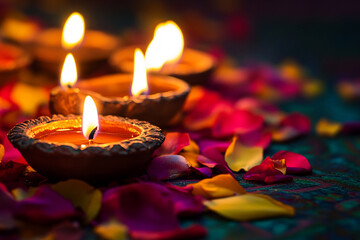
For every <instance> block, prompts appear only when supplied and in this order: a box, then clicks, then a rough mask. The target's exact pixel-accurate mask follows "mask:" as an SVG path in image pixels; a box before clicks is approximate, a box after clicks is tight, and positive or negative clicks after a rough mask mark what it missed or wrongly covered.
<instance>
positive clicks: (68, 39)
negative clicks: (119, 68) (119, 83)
mask: <svg viewBox="0 0 360 240" xmlns="http://www.w3.org/2000/svg"><path fill="white" fill-rule="evenodd" d="M118 45H119V39H118V38H116V37H114V36H112V35H110V34H107V33H104V32H101V31H96V30H86V31H85V23H84V19H83V18H82V16H81V15H80V14H79V13H73V14H72V15H70V17H69V18H68V20H67V21H66V23H65V25H64V28H63V30H61V29H58V28H50V29H46V30H44V31H42V32H40V34H39V35H38V36H37V37H36V38H35V39H34V41H33V44H32V45H31V48H30V49H31V50H32V53H33V55H34V58H35V60H36V64H37V66H38V67H39V68H41V69H44V70H47V71H48V72H50V73H52V74H54V75H58V74H59V71H60V70H61V64H62V62H63V60H64V58H65V56H66V54H67V53H68V52H71V53H73V55H74V56H75V57H76V59H77V61H78V63H79V71H80V72H81V73H89V72H91V71H93V70H94V69H97V68H99V66H102V65H104V64H107V59H108V58H109V56H110V55H111V54H112V53H113V51H114V50H115V49H116V48H117V47H118Z"/></svg>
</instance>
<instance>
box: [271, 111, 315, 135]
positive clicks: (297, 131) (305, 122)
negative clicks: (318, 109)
mask: <svg viewBox="0 0 360 240" xmlns="http://www.w3.org/2000/svg"><path fill="white" fill-rule="evenodd" d="M310 130H311V122H310V120H309V118H308V117H307V116H305V115H303V114H300V113H291V114H289V115H288V116H286V117H285V118H284V119H283V120H282V121H281V123H280V127H279V128H278V129H276V130H275V131H274V132H273V140H275V141H287V140H291V139H294V138H296V137H300V136H303V135H306V134H308V133H309V132H310Z"/></svg>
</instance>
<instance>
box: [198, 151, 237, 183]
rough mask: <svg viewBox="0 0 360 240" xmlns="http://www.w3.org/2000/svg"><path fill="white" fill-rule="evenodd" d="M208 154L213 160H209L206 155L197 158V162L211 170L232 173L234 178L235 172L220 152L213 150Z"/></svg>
mask: <svg viewBox="0 0 360 240" xmlns="http://www.w3.org/2000/svg"><path fill="white" fill-rule="evenodd" d="M207 153H208V156H210V157H211V158H208V157H207V156H204V155H199V156H198V157H197V161H198V162H199V163H201V164H202V165H204V166H207V167H209V168H216V169H218V170H219V171H220V172H221V173H230V174H231V175H232V176H234V174H233V172H232V171H231V170H230V168H229V167H228V165H227V163H226V162H225V159H224V156H223V155H222V154H221V153H220V152H218V151H217V150H216V149H212V150H211V151H207Z"/></svg>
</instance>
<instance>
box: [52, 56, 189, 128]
mask: <svg viewBox="0 0 360 240" xmlns="http://www.w3.org/2000/svg"><path fill="white" fill-rule="evenodd" d="M135 55H136V57H135V58H136V61H135V65H136V66H135V72H134V74H113V75H106V76H102V77H97V78H93V79H88V80H84V81H79V82H77V83H76V87H74V82H75V81H76V77H73V74H67V75H66V74H62V78H61V86H58V87H56V88H54V89H52V91H51V93H50V103H49V107H50V111H51V113H53V114H63V115H67V114H79V113H80V112H81V103H82V102H83V101H84V98H85V97H86V96H87V95H90V96H91V97H92V98H93V99H94V100H95V102H96V103H97V106H98V109H99V112H100V113H101V114H102V115H116V116H123V117H129V118H135V119H140V120H145V121H148V122H150V123H152V124H155V125H158V126H170V125H174V124H176V123H177V122H178V121H179V120H180V116H181V113H182V106H183V105H184V102H185V100H186V97H187V95H188V93H189V91H190V87H189V85H188V84H187V83H186V82H184V81H182V80H180V79H176V78H174V77H170V76H165V75H149V76H148V77H147V75H146V68H145V60H144V56H143V54H142V53H141V51H140V50H138V51H136V53H135ZM65 62H66V61H65ZM73 64H74V63H73ZM66 66H73V65H67V64H64V69H65V68H66ZM68 69H69V70H71V69H72V70H74V69H76V68H74V67H68ZM63 72H67V71H65V70H63ZM68 72H71V71H68ZM64 76H68V77H67V79H68V80H64ZM147 78H148V79H147ZM74 80H75V81H74Z"/></svg>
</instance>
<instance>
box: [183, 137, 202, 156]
mask: <svg viewBox="0 0 360 240" xmlns="http://www.w3.org/2000/svg"><path fill="white" fill-rule="evenodd" d="M183 151H185V152H193V153H197V154H199V153H200V148H199V146H198V145H197V143H196V142H195V141H193V140H191V139H190V144H189V145H188V146H186V147H184V148H183Z"/></svg>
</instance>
